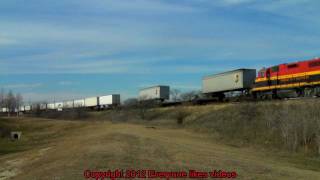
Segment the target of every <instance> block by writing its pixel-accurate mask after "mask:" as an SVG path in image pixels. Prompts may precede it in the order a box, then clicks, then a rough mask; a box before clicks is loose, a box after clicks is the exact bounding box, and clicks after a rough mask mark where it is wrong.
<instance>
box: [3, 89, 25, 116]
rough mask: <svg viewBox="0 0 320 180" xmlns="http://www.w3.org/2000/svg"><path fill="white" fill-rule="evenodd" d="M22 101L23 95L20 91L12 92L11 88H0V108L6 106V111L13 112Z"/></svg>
mask: <svg viewBox="0 0 320 180" xmlns="http://www.w3.org/2000/svg"><path fill="white" fill-rule="evenodd" d="M22 103H23V97H22V95H21V94H20V93H14V92H13V91H12V90H9V91H8V92H6V91H5V90H3V89H1V91H0V108H1V111H3V108H6V112H8V113H9V114H10V113H13V112H17V111H18V110H19V108H20V106H21V105H22Z"/></svg>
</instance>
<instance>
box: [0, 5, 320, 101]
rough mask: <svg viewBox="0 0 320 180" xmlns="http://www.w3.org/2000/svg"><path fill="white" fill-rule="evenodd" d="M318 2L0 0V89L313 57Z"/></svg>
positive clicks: (181, 75) (195, 84)
mask: <svg viewBox="0 0 320 180" xmlns="http://www.w3.org/2000/svg"><path fill="white" fill-rule="evenodd" d="M319 7H320V1H318V0H261V1H260V0H259V1H258V0H256V1H255V0H90V1H89V0H67V1H63V0H1V1H0V87H2V88H4V89H12V90H14V91H15V92H20V93H22V94H23V96H24V99H25V101H27V102H28V101H42V100H43V101H52V100H53V99H55V100H67V99H74V98H79V97H85V96H92V95H103V94H111V93H121V94H122V95H123V99H124V98H128V97H135V96H137V93H138V89H139V88H142V87H145V86H149V85H155V84H167V85H170V86H171V87H172V88H178V89H181V90H182V91H189V90H198V89H201V78H202V77H203V76H204V75H208V74H213V73H217V72H221V71H225V70H231V69H235V68H243V67H245V68H257V69H259V68H261V67H263V66H270V65H274V64H279V63H285V62H290V61H297V60H303V59H309V58H313V57H316V56H320V46H319V42H320V11H319Z"/></svg>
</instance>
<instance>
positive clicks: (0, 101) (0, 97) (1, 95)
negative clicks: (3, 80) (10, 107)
mask: <svg viewBox="0 0 320 180" xmlns="http://www.w3.org/2000/svg"><path fill="white" fill-rule="evenodd" d="M4 106H5V91H4V89H1V91H0V108H3V107H4Z"/></svg>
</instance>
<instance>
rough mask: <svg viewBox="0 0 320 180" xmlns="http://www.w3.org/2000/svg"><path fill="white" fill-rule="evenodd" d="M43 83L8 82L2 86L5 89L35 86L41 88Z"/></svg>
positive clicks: (31, 87) (32, 87)
mask: <svg viewBox="0 0 320 180" xmlns="http://www.w3.org/2000/svg"><path fill="white" fill-rule="evenodd" d="M42 86H43V84H42V83H30V84H27V83H26V84H6V85H3V86H2V87H3V88H5V89H25V88H28V89H34V88H39V87H42Z"/></svg>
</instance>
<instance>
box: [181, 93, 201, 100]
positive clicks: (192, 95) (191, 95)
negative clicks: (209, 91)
mask: <svg viewBox="0 0 320 180" xmlns="http://www.w3.org/2000/svg"><path fill="white" fill-rule="evenodd" d="M198 97H199V93H198V92H197V91H190V92H185V93H182V94H181V99H182V100H183V101H193V100H194V99H196V98H198Z"/></svg>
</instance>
